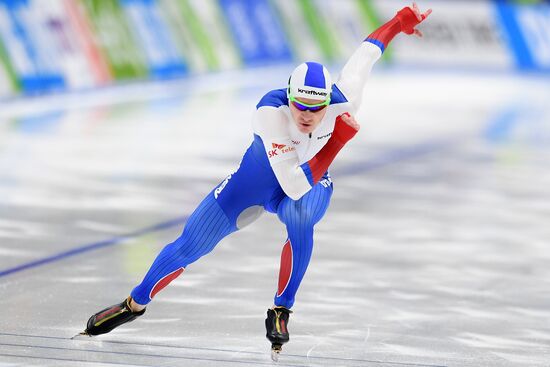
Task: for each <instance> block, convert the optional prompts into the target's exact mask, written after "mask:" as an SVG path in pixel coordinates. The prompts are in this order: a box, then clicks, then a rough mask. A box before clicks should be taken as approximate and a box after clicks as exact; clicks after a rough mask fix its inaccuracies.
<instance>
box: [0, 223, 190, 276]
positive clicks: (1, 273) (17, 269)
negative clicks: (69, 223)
mask: <svg viewBox="0 0 550 367" xmlns="http://www.w3.org/2000/svg"><path fill="white" fill-rule="evenodd" d="M187 218H188V217H187V216H185V217H178V218H175V219H171V220H168V221H166V222H161V223H158V224H155V225H152V226H150V227H145V228H142V229H139V230H137V231H134V232H131V233H128V234H125V235H122V236H118V237H114V238H111V239H108V240H105V241H100V242H95V243H91V244H88V245H84V246H80V247H77V248H74V249H71V250H68V251H63V252H60V253H58V254H55V255H51V256H48V257H44V258H42V259H38V260H34V261H31V262H28V263H24V264H21V265H18V266H15V267H13V268H8V269H5V270H2V271H0V277H5V276H7V275H10V274H14V273H18V272H20V271H23V270H27V269H31V268H36V267H39V266H42V265H46V264H49V263H52V262H56V261H60V260H64V259H66V258H68V257H72V256H76V255H80V254H82V253H85V252H88V251H94V250H98V249H100V248H104V247H109V246H113V245H117V244H119V243H122V242H124V241H126V240H129V239H131V238H134V237H139V236H142V235H144V234H148V233H152V232H158V231H161V230H163V229H168V228H171V227H174V226H177V225H182V224H184V223H185V222H186V221H187Z"/></svg>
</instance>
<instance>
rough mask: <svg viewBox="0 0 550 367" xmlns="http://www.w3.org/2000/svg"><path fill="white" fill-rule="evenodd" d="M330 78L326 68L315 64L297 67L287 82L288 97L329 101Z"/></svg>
mask: <svg viewBox="0 0 550 367" xmlns="http://www.w3.org/2000/svg"><path fill="white" fill-rule="evenodd" d="M331 91H332V78H331V77H330V73H329V72H328V70H327V68H325V67H324V66H323V65H321V64H319V63H317V62H312V61H309V62H304V63H303V64H300V65H298V67H297V68H296V69H294V71H293V72H292V74H291V75H290V79H289V81H288V95H289V96H292V97H294V98H299V97H301V98H309V99H319V100H323V101H326V100H330V93H331Z"/></svg>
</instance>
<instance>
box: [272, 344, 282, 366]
mask: <svg viewBox="0 0 550 367" xmlns="http://www.w3.org/2000/svg"><path fill="white" fill-rule="evenodd" d="M282 350H283V346H282V345H278V344H274V345H272V346H271V360H273V362H278V361H279V355H280V354H281V351H282Z"/></svg>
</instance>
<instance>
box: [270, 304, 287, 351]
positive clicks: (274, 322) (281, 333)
mask: <svg viewBox="0 0 550 367" xmlns="http://www.w3.org/2000/svg"><path fill="white" fill-rule="evenodd" d="M291 313H292V311H290V310H289V309H288V308H286V307H282V306H276V307H273V308H271V309H269V310H267V318H266V319H265V328H266V330H267V333H266V337H267V339H268V340H269V341H270V342H271V358H272V359H273V360H274V361H277V359H278V358H279V353H281V350H282V349H283V344H285V343H287V342H288V340H289V339H290V337H289V335H288V328H287V325H288V319H289V316H290V314H291Z"/></svg>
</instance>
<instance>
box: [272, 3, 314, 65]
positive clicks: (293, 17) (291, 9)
mask: <svg viewBox="0 0 550 367" xmlns="http://www.w3.org/2000/svg"><path fill="white" fill-rule="evenodd" d="M300 2H301V0H296V1H287V0H271V3H272V5H273V6H274V8H275V10H276V12H277V14H278V15H279V18H280V19H281V22H282V24H283V26H284V28H285V30H286V37H287V39H288V40H289V42H290V48H291V50H292V54H293V55H294V60H295V61H296V62H302V61H303V60H312V61H315V60H316V61H321V60H324V54H323V50H322V49H321V47H320V45H319V42H318V41H317V38H316V36H315V35H314V32H313V30H312V28H311V27H310V25H309V23H308V22H306V21H305V18H304V13H303V7H302V6H300Z"/></svg>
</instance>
